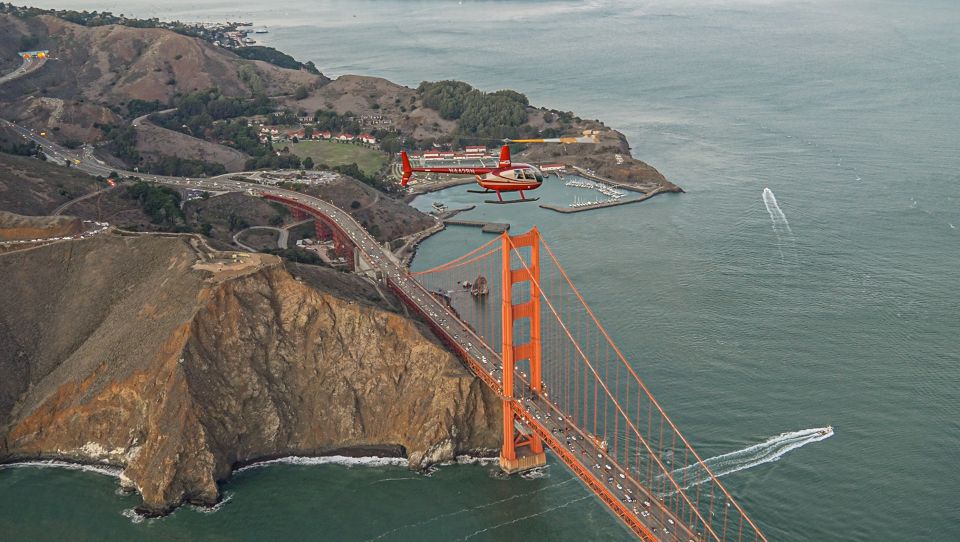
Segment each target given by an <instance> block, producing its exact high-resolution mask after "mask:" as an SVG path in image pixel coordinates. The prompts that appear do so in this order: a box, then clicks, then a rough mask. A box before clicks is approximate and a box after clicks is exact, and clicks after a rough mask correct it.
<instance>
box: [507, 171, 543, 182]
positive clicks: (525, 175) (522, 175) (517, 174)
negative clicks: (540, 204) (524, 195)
mask: <svg viewBox="0 0 960 542" xmlns="http://www.w3.org/2000/svg"><path fill="white" fill-rule="evenodd" d="M514 178H516V179H527V180H531V181H532V180H537V181H538V182H541V183H542V182H543V175H542V174H541V173H540V172H539V171H538V170H536V169H533V168H527V169H517V170H514Z"/></svg>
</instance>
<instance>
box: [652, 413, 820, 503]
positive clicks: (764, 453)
mask: <svg viewBox="0 0 960 542" xmlns="http://www.w3.org/2000/svg"><path fill="white" fill-rule="evenodd" d="M832 436H833V428H832V427H817V428H813V429H803V430H800V431H792V432H789V433H781V434H779V435H777V436H775V437H772V438H770V439H767V440H766V441H764V442H761V443H760V444H754V445H753V446H748V447H746V448H743V449H741V450H737V451H735V452H730V453H727V454H723V455H718V456H716V457H711V458H709V459H704V460H703V463H704V464H706V466H707V467H709V468H710V470H711V471H713V474H714V476H716V477H717V478H720V477H721V476H726V475H728V474H732V473H734V472H738V471H742V470H745V469H749V468H753V467H756V466H758V465H763V464H764V463H772V462H774V461H779V460H780V458H781V457H783V456H784V455H786V454H787V453H788V452H791V451H793V450H796V449H798V448H801V447H803V446H806V445H807V444H811V443H814V442H820V441H821V440H824V439H828V438H830V437H832ZM670 476H671V477H672V478H673V479H674V480H675V481H676V482H677V484H685V485H683V489H687V488H690V487H693V486H696V485H699V484H702V483H704V482H707V481H709V480H710V475H709V474H707V471H706V469H704V468H703V466H702V465H700V464H699V463H698V464H695V465H690V466H688V467H684V468H682V469H676V470H674V471H672V472H671V473H670Z"/></svg>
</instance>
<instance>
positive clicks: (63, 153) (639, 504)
mask: <svg viewBox="0 0 960 542" xmlns="http://www.w3.org/2000/svg"><path fill="white" fill-rule="evenodd" d="M32 62H35V61H32ZM40 65H42V62H40ZM40 65H38V66H33V65H32V64H31V63H30V62H27V61H25V62H24V65H22V66H21V67H20V68H19V69H18V72H21V71H22V73H19V75H16V74H8V75H6V76H4V78H3V79H0V83H2V82H5V81H7V80H11V79H15V78H16V77H21V76H23V75H25V74H26V73H30V72H32V71H33V70H35V69H38V68H39V67H40ZM0 125H2V126H6V127H8V128H10V129H12V130H15V131H16V132H17V133H18V134H20V135H21V136H22V137H23V138H24V139H27V140H31V141H33V142H34V143H36V144H37V145H39V146H40V147H41V149H42V150H43V152H44V153H45V154H46V155H47V156H48V157H49V158H51V159H53V160H59V161H60V162H61V163H67V162H69V163H70V164H71V167H75V168H77V169H78V170H80V171H83V172H85V173H88V174H90V175H101V176H109V174H110V173H111V172H113V171H117V172H118V173H120V174H121V175H125V176H136V177H139V178H140V179H142V180H144V181H149V182H155V183H158V184H163V185H167V186H175V187H181V188H190V189H197V190H205V191H211V192H243V193H247V194H249V195H252V196H260V197H263V196H267V195H271V196H275V197H278V198H282V199H285V200H287V201H288V202H289V203H290V204H292V205H297V206H302V207H304V208H307V209H309V210H310V212H311V213H314V214H322V215H325V216H326V217H328V218H329V219H330V221H331V222H332V223H333V225H335V227H337V228H338V229H340V230H341V232H343V234H345V235H346V236H347V237H348V238H349V239H350V241H351V242H352V244H353V245H354V247H355V248H356V250H357V251H358V254H359V256H360V257H361V258H362V259H363V260H365V262H366V263H367V264H368V265H369V267H370V268H372V269H373V270H375V271H376V272H377V274H378V275H379V276H380V277H382V278H383V280H384V282H385V283H386V284H387V286H389V287H390V289H391V290H392V291H394V293H396V294H397V295H398V296H399V297H400V298H401V299H403V300H404V301H405V303H407V305H409V306H410V307H411V308H412V309H414V310H416V311H417V312H419V313H420V314H421V315H422V316H423V318H424V319H425V320H426V321H427V323H428V324H429V325H430V327H431V328H433V330H434V331H435V332H436V334H437V336H438V337H440V339H441V340H443V341H444V342H445V343H447V345H448V346H450V347H451V348H452V349H453V350H454V351H455V352H457V353H458V354H459V355H460V357H461V358H462V359H463V360H464V362H465V363H466V365H467V366H468V367H469V368H470V370H471V371H472V372H473V373H474V374H475V375H476V376H477V377H479V378H480V379H481V380H483V381H484V382H485V383H486V384H487V385H489V386H490V387H491V388H492V389H493V390H494V391H496V392H497V394H498V395H500V396H501V397H503V389H502V381H503V373H502V362H501V359H500V356H499V354H498V353H497V352H496V351H495V349H494V348H491V346H490V345H488V344H487V343H486V342H484V340H483V339H481V338H480V337H479V336H477V335H476V334H475V333H474V332H473V330H472V329H470V328H469V327H468V326H466V325H465V324H464V323H463V322H462V321H461V320H460V319H459V318H458V317H457V316H456V315H454V314H453V312H452V311H451V310H450V309H449V308H448V307H447V305H446V304H444V303H442V302H440V301H439V300H438V299H437V298H436V297H435V296H434V295H433V294H431V293H429V292H428V291H427V290H426V289H425V288H424V287H423V286H422V285H421V284H420V283H419V282H417V280H415V279H414V278H413V277H412V276H410V275H409V273H408V271H407V269H406V268H404V267H403V266H402V265H401V264H400V263H399V262H398V261H397V259H396V258H395V257H394V255H393V254H391V253H389V252H387V251H386V250H385V249H384V248H383V247H382V246H381V245H380V243H378V242H377V241H376V240H375V239H374V238H373V237H372V236H371V235H370V234H369V233H368V232H367V231H366V230H365V229H364V228H363V226H361V225H360V224H359V223H358V222H357V221H356V220H354V219H353V217H352V216H351V215H350V214H349V213H347V212H346V211H344V210H342V209H340V208H339V207H337V206H335V205H333V204H332V203H330V202H328V201H325V200H322V199H320V198H316V197H313V196H309V195H306V194H302V193H300V192H295V191H291V190H284V189H282V188H277V187H273V186H267V185H259V184H254V183H248V182H240V181H235V180H232V179H231V178H230V177H233V176H235V175H237V174H235V173H234V174H226V175H222V176H219V177H211V178H204V179H191V178H180V177H169V176H162V175H150V174H142V173H137V172H132V171H120V170H116V169H115V168H112V167H110V166H108V165H106V164H104V163H103V162H101V161H100V160H98V159H97V158H96V157H94V156H93V154H92V152H91V151H90V149H89V148H86V149H81V150H80V151H75V150H71V149H67V148H65V147H63V146H61V145H58V144H56V143H54V142H52V141H50V140H48V139H46V138H45V137H42V136H40V135H39V133H37V131H36V130H33V129H30V128H26V127H23V126H19V125H16V124H14V123H11V122H9V121H6V120H3V119H0ZM515 379H516V380H517V382H518V385H517V386H516V387H517V388H518V389H517V390H516V392H515V393H516V396H515V397H513V399H515V400H514V401H513V403H512V404H513V408H514V410H515V412H516V413H517V415H518V417H519V418H520V419H521V420H522V422H518V429H519V430H520V431H522V432H526V433H527V434H529V433H531V432H536V433H537V434H538V435H539V436H540V437H541V438H542V439H543V441H544V443H545V444H546V445H547V446H548V447H549V448H550V449H551V450H553V452H554V453H555V454H556V455H557V456H558V457H559V458H560V459H561V460H562V461H563V462H564V463H565V464H566V465H567V466H568V467H569V468H570V469H571V470H572V471H573V472H574V473H575V474H576V475H577V476H578V477H579V478H580V479H581V480H582V481H583V482H584V483H585V484H586V485H587V486H589V487H591V488H592V490H593V491H594V492H595V493H596V494H597V495H598V496H599V498H600V499H601V500H603V501H604V502H605V503H606V504H607V506H608V507H609V508H610V509H611V511H613V513H614V514H616V515H617V516H618V517H620V518H621V519H623V520H624V521H625V522H626V523H627V524H628V525H630V526H631V528H632V530H633V531H634V532H635V533H638V534H639V535H640V536H641V537H642V538H643V539H645V540H681V541H693V540H702V539H703V534H702V533H698V532H695V531H694V530H693V529H691V528H689V527H688V526H687V525H684V523H683V522H682V521H681V520H680V519H679V518H678V517H677V516H675V515H673V513H672V512H671V511H670V510H669V509H668V508H666V507H665V506H664V505H663V503H662V501H661V500H660V499H658V498H656V497H655V496H654V495H652V494H651V493H650V492H649V491H648V490H647V489H646V488H644V487H643V486H642V485H640V484H639V483H637V482H634V479H635V475H634V474H633V473H631V472H627V470H625V468H624V467H621V466H620V465H618V464H617V462H616V461H614V460H613V459H612V458H611V457H609V456H608V455H607V453H606V451H605V450H604V449H603V448H602V447H601V445H600V444H599V443H597V442H596V440H595V439H594V438H593V437H592V436H590V435H587V434H584V433H583V432H582V431H581V430H580V429H579V428H578V427H576V426H575V425H574V424H573V423H571V420H565V419H564V417H563V413H562V412H561V411H560V410H559V409H558V408H557V407H556V406H555V405H554V404H553V403H552V402H551V401H550V400H549V398H548V397H547V396H546V395H541V394H535V393H532V392H531V391H530V387H529V383H528V381H527V380H526V375H525V374H524V373H522V372H521V371H520V370H517V373H516V375H515ZM628 468H630V467H628ZM630 469H631V470H635V469H633V468H630Z"/></svg>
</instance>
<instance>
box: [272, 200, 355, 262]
mask: <svg viewBox="0 0 960 542" xmlns="http://www.w3.org/2000/svg"><path fill="white" fill-rule="evenodd" d="M263 198H264V199H268V200H270V201H276V202H279V203H281V204H283V205H284V206H286V207H287V208H288V209H290V212H291V213H292V214H293V217H294V218H295V219H297V220H305V219H307V218H310V217H312V218H313V226H314V232H315V233H316V236H317V239H318V240H320V241H329V240H331V239H332V240H333V252H334V254H336V256H337V257H340V258H343V261H344V263H345V264H346V266H347V267H348V268H349V269H350V270H353V269H354V264H355V261H356V257H355V254H354V252H355V247H354V246H353V242H351V241H350V237H348V236H347V234H346V232H344V231H343V230H342V229H341V228H340V226H338V225H337V224H336V223H334V222H333V221H332V220H331V219H330V218H329V217H328V216H326V215H324V214H322V213H318V212H316V211H314V210H312V209H310V208H309V207H307V206H305V205H303V204H301V203H299V202H297V201H295V200H292V199H289V198H285V197H282V196H276V195H273V194H264V195H263Z"/></svg>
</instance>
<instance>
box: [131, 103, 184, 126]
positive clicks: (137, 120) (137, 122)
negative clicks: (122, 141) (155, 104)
mask: <svg viewBox="0 0 960 542" xmlns="http://www.w3.org/2000/svg"><path fill="white" fill-rule="evenodd" d="M176 110H177V108H176V107H171V108H170V109H164V110H163V111H154V112H152V113H147V114H146V115H140V116H139V117H137V118H135V119H133V120H132V121H130V126H133V127H134V128H136V127H137V126H140V125H141V124H143V121H145V120H147V117H149V116H150V115H165V114H167V113H173V112H174V111H176Z"/></svg>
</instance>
